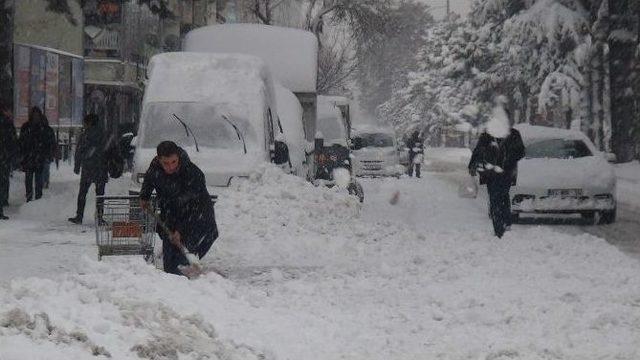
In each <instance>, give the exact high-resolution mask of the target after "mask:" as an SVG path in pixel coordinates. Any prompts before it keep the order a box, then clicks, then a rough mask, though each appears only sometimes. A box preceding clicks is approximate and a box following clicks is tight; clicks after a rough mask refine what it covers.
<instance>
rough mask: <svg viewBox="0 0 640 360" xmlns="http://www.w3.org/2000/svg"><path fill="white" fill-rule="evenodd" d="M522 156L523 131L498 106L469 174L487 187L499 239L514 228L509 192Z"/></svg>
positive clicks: (490, 210) (472, 159)
mask: <svg viewBox="0 0 640 360" xmlns="http://www.w3.org/2000/svg"><path fill="white" fill-rule="evenodd" d="M523 157H524V144H523V143H522V137H521V136H520V132H518V130H516V129H514V128H512V127H511V119H510V117H509V115H508V114H507V112H506V111H505V110H504V109H503V108H502V106H497V107H496V108H494V110H493V114H492V118H491V120H490V121H489V122H488V123H487V127H486V129H485V131H484V132H483V133H482V134H480V137H479V138H478V143H477V144H476V147H475V148H474V149H473V153H472V155H471V160H470V161H469V174H471V176H476V175H477V174H479V175H480V184H481V185H485V184H486V185H487V192H488V193H489V213H490V214H491V219H492V221H493V230H494V233H495V235H496V236H497V237H498V238H501V237H502V235H504V232H505V231H506V230H509V228H510V227H511V221H512V218H511V198H510V197H509V189H510V188H511V186H512V185H515V183H516V177H517V171H518V161H519V160H520V159H522V158H523Z"/></svg>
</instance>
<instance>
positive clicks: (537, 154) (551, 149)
mask: <svg viewBox="0 0 640 360" xmlns="http://www.w3.org/2000/svg"><path fill="white" fill-rule="evenodd" d="M525 153H526V157H527V158H551V159H574V158H581V157H586V156H591V155H593V154H592V153H591V150H589V147H587V145H586V144H585V143H584V141H582V140H570V139H545V140H536V141H533V142H531V143H530V144H528V145H527V146H526V150H525Z"/></svg>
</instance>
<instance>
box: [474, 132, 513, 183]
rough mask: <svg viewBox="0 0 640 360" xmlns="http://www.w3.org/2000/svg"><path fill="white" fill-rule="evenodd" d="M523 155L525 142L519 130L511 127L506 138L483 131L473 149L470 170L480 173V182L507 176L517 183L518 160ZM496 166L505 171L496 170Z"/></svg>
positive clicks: (501, 178)
mask: <svg viewBox="0 0 640 360" xmlns="http://www.w3.org/2000/svg"><path fill="white" fill-rule="evenodd" d="M523 157H524V144H523V143H522V137H521V136H520V132H519V131H518V130H516V129H511V132H510V133H509V135H508V136H507V137H506V138H496V137H493V136H491V135H490V134H488V133H486V132H483V133H482V134H481V135H480V138H479V139H478V143H477V144H476V147H475V149H473V154H472V155H471V160H470V161H469V170H470V171H471V172H477V173H478V174H479V175H480V184H486V183H488V182H490V181H493V180H497V179H499V180H503V179H505V178H507V179H510V180H511V184H512V185H515V183H516V179H517V175H518V161H520V159H522V158H523ZM496 166H497V167H500V168H501V169H502V170H503V171H502V172H496V171H495V169H496Z"/></svg>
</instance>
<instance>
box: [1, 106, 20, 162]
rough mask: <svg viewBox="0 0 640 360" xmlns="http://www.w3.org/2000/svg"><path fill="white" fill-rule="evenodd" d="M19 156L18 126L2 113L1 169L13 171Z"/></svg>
mask: <svg viewBox="0 0 640 360" xmlns="http://www.w3.org/2000/svg"><path fill="white" fill-rule="evenodd" d="M17 156H18V138H17V136H16V128H15V127H13V122H11V120H10V119H9V118H7V117H6V116H4V115H1V114H0V170H4V171H11V170H12V168H13V165H14V164H15V163H16V162H15V161H16V157H17Z"/></svg>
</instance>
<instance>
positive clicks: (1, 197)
mask: <svg viewBox="0 0 640 360" xmlns="http://www.w3.org/2000/svg"><path fill="white" fill-rule="evenodd" d="M9 175H11V172H10V171H9V169H8V167H5V166H3V165H2V164H0V215H2V214H3V212H2V207H3V206H7V205H9Z"/></svg>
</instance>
